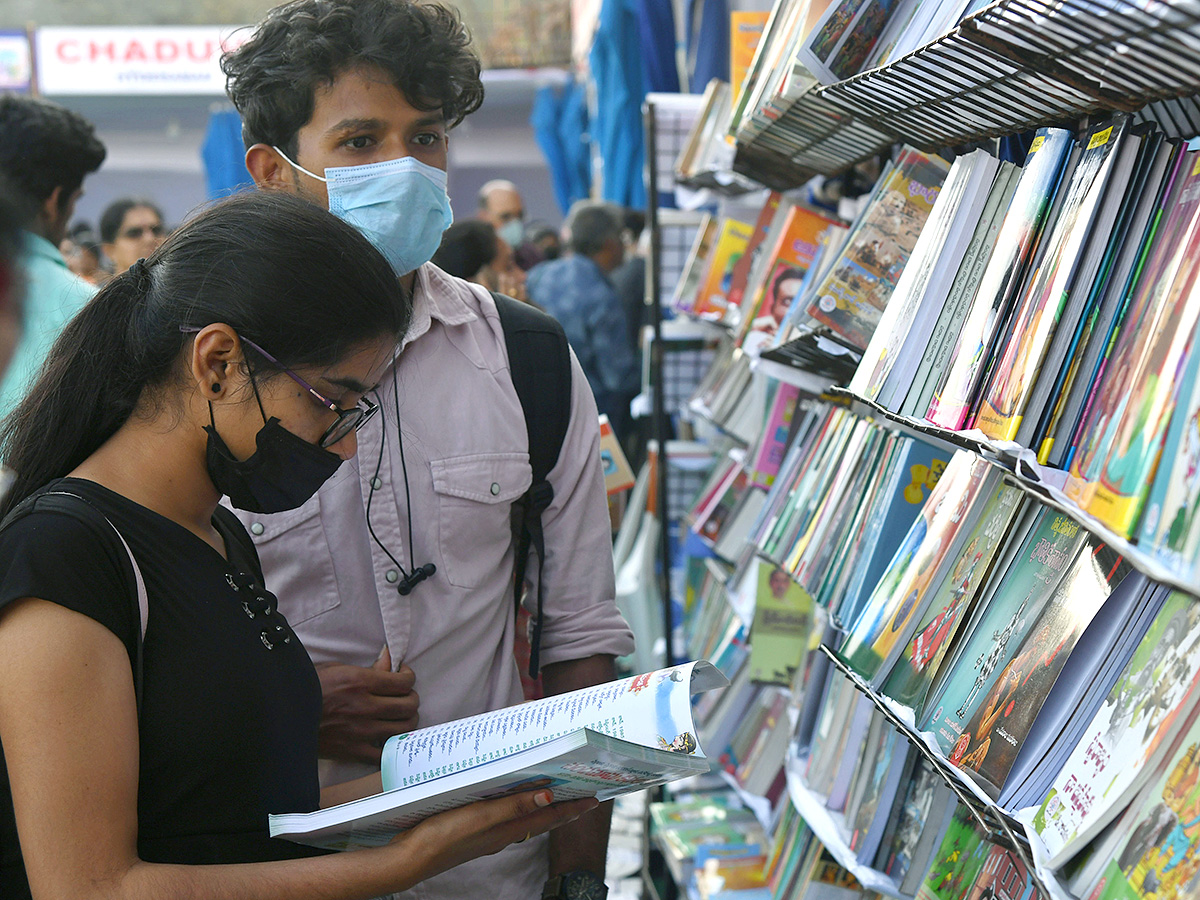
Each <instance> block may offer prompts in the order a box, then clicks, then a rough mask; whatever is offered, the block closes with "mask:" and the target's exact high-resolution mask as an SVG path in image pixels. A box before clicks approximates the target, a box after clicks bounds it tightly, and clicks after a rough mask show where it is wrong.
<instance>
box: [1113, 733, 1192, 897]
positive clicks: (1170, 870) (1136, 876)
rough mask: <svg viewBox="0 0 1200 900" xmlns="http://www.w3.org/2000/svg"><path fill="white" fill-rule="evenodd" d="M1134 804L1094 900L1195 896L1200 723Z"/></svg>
mask: <svg viewBox="0 0 1200 900" xmlns="http://www.w3.org/2000/svg"><path fill="white" fill-rule="evenodd" d="M1134 804H1137V805H1136V806H1133V807H1131V812H1134V816H1133V822H1134V825H1133V828H1132V831H1131V833H1130V834H1129V836H1128V837H1127V838H1126V839H1124V840H1123V841H1122V842H1121V843H1120V844H1119V845H1118V852H1117V853H1116V855H1115V856H1114V857H1113V858H1112V859H1110V860H1109V861H1108V864H1107V865H1106V866H1105V868H1104V875H1103V878H1102V879H1101V881H1100V883H1099V885H1098V886H1097V887H1096V889H1095V891H1094V892H1093V893H1092V897H1094V898H1096V900H1185V898H1191V897H1195V896H1196V893H1197V883H1198V882H1200V719H1197V720H1196V722H1195V723H1194V724H1193V725H1192V727H1191V728H1190V729H1188V731H1187V733H1186V734H1185V735H1184V736H1183V739H1182V740H1181V741H1180V742H1179V743H1178V744H1177V745H1176V747H1175V750H1174V752H1173V753H1172V754H1171V755H1170V756H1169V757H1168V759H1167V763H1166V765H1165V767H1164V768H1163V769H1162V770H1161V772H1160V773H1159V775H1158V778H1156V779H1155V780H1154V782H1152V785H1151V786H1150V788H1149V789H1148V790H1146V791H1144V792H1143V793H1142V794H1140V795H1139V796H1138V798H1137V799H1136V800H1134ZM1135 810H1136V812H1135Z"/></svg>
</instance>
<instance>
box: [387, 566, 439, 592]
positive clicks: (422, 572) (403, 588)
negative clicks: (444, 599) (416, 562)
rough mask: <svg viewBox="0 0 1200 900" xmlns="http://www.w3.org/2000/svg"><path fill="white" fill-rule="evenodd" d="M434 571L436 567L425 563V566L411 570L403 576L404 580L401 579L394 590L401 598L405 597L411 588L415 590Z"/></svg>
mask: <svg viewBox="0 0 1200 900" xmlns="http://www.w3.org/2000/svg"><path fill="white" fill-rule="evenodd" d="M436 571H437V566H435V565H434V564H433V563H425V565H423V566H421V567H420V568H418V569H413V570H412V571H411V572H409V573H408V574H407V575H405V576H404V578H402V579H401V581H400V583H399V584H398V585H396V590H398V591H399V592H400V596H401V597H407V596H408V595H409V594H411V593H412V589H413V588H415V587H416V586H417V585H418V584H420V583H421V582H422V581H424V580H425V579H426V578H428V577H429V576H431V575H432V574H433V573H434V572H436Z"/></svg>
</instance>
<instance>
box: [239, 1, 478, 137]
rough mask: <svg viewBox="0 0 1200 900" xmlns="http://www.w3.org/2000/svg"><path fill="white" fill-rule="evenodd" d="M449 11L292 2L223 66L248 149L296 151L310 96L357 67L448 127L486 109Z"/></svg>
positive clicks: (470, 55)
mask: <svg viewBox="0 0 1200 900" xmlns="http://www.w3.org/2000/svg"><path fill="white" fill-rule="evenodd" d="M470 43H471V37H470V35H469V34H468V33H467V29H466V27H465V26H464V25H463V23H462V20H461V19H460V18H459V16H458V13H457V12H456V11H454V10H453V9H449V8H447V7H444V6H439V5H437V4H435V3H415V2H412V0H293V2H291V3H285V4H283V5H282V6H277V7H275V8H274V9H272V10H271V11H270V12H268V13H267V15H266V18H265V19H263V21H262V22H261V23H260V24H259V26H258V28H257V29H256V30H255V33H254V36H253V37H252V38H251V39H250V40H249V41H247V42H246V43H244V44H242V46H241V47H239V48H238V49H236V50H234V51H232V52H230V53H228V54H226V55H225V56H224V58H222V60H221V68H222V69H223V70H224V72H225V76H226V85H225V90H226V92H227V93H228V94H229V99H230V100H232V101H233V105H234V106H235V107H237V110H238V112H239V113H241V116H242V140H243V141H244V142H245V144H246V146H247V147H251V146H253V145H254V144H258V143H262V144H269V145H271V146H275V147H278V148H279V149H281V150H283V151H284V152H285V153H287V154H288V155H289V156H293V157H294V154H295V153H296V149H297V148H296V143H297V134H298V132H299V131H300V129H301V128H303V127H304V126H305V125H306V124H308V122H309V121H310V120H311V119H312V115H313V103H314V94H315V91H316V89H317V88H318V87H321V86H324V85H330V84H332V83H333V81H334V79H335V78H337V76H338V75H340V74H341V73H343V72H345V71H346V70H348V69H352V68H354V67H355V66H360V65H369V66H377V67H378V68H380V69H382V70H383V71H385V72H387V73H388V74H389V75H390V76H391V78H392V82H393V83H394V84H395V85H396V87H397V88H398V89H399V90H400V91H401V92H402V93H403V94H404V96H405V98H406V99H407V100H408V102H409V103H410V104H412V105H413V106H414V107H415V108H417V109H422V110H441V111H442V113H443V114H444V115H445V117H446V123H447V125H449V126H451V127H453V126H454V125H457V124H458V123H459V122H461V121H462V120H463V119H464V118H465V117H466V116H468V115H470V114H471V113H473V112H474V111H475V110H477V109H478V108H479V106H480V104H482V103H483V82H482V81H481V80H480V78H479V72H480V63H479V57H478V56H476V55H475V53H474V51H472V50H471V46H470Z"/></svg>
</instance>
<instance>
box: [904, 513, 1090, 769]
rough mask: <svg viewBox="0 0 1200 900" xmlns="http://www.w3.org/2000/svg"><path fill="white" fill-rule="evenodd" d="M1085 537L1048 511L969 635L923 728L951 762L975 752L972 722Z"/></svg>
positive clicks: (1035, 526)
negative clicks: (967, 751)
mask: <svg viewBox="0 0 1200 900" xmlns="http://www.w3.org/2000/svg"><path fill="white" fill-rule="evenodd" d="M1085 536H1086V532H1084V531H1083V530H1082V529H1081V528H1080V527H1079V525H1078V524H1077V523H1076V522H1073V521H1072V520H1071V519H1069V518H1068V517H1067V516H1064V515H1060V514H1059V513H1056V512H1054V511H1053V510H1049V509H1046V510H1043V511H1042V512H1041V513H1040V515H1039V517H1038V520H1037V522H1036V523H1035V524H1034V527H1033V529H1032V531H1031V532H1030V533H1029V535H1028V536H1027V537H1026V538H1025V542H1024V544H1023V545H1022V547H1021V550H1020V552H1019V554H1018V556H1017V557H1016V559H1015V560H1014V561H1013V563H1012V565H1011V566H1010V567H1009V570H1008V571H1007V572H1006V573H1005V574H1004V578H1003V581H1002V582H1001V583H1000V585H999V587H998V588H997V590H996V593H995V594H994V595H993V596H992V598H991V601H990V602H989V603H988V605H987V608H986V609H984V610H982V613H981V615H980V617H979V620H978V622H977V623H975V625H974V628H973V629H972V631H971V633H970V634H967V635H965V638H966V640H965V643H964V644H963V646H962V649H961V650H960V651H959V652H958V654H957V657H956V659H955V661H954V663H953V664H952V666H951V668H950V670H949V672H948V675H947V678H946V681H945V683H944V684H943V687H942V695H941V697H940V698H939V699H937V700H936V701H931V705H933V706H935V708H934V710H933V712H932V714H930V715H929V716H928V717H927V718H926V720H925V722H924V723H923V724H922V726H921V728H922V730H923V731H930V732H932V733H933V735H934V737H935V738H936V739H937V742H938V745H939V746H940V747H941V748H942V752H943V753H945V754H946V756H948V757H950V756H954V757H955V758H957V759H960V760H961V759H962V757H963V756H964V755H965V751H964V747H965V746H967V745H972V746H973V741H972V738H973V735H972V734H970V733H968V732H967V724H968V722H970V720H971V718H972V717H973V716H974V714H975V711H976V709H978V707H979V705H980V704H981V703H982V702H983V701H984V698H987V697H989V696H990V695H991V693H992V689H993V687H994V686H995V684H996V681H997V679H998V677H999V675H1000V674H1001V672H1003V671H1005V670H1006V667H1007V666H1008V663H1009V661H1010V660H1011V659H1012V658H1013V657H1014V656H1015V655H1016V651H1017V648H1019V647H1020V646H1021V644H1023V643H1024V641H1025V639H1026V638H1027V637H1028V636H1029V632H1030V631H1031V630H1032V629H1033V626H1034V624H1035V623H1036V622H1037V621H1038V620H1039V619H1040V617H1041V613H1042V610H1044V609H1045V608H1046V606H1047V604H1049V603H1050V600H1051V598H1052V597H1053V596H1054V594H1055V592H1056V591H1057V589H1058V586H1059V583H1060V582H1061V581H1062V579H1063V577H1064V576H1065V575H1066V573H1067V572H1068V571H1070V570H1071V568H1072V566H1073V565H1074V562H1075V559H1076V558H1077V557H1078V555H1079V550H1080V548H1081V546H1082V545H1083V542H1084V538H1085Z"/></svg>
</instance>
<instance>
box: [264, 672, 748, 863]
mask: <svg viewBox="0 0 1200 900" xmlns="http://www.w3.org/2000/svg"><path fill="white" fill-rule="evenodd" d="M727 684H728V681H727V680H726V679H725V677H724V676H722V675H721V674H720V673H718V672H717V671H716V670H715V669H714V668H713V667H712V666H711V665H710V664H709V663H707V662H694V663H687V664H686V665H683V666H675V667H673V668H670V669H662V670H659V671H657V672H650V673H647V674H645V675H638V676H635V677H633V678H625V679H621V680H620V681H614V682H611V683H609V684H603V685H599V686H597V687H592V688H585V689H583V690H579V691H572V692H570V693H567V694H560V695H557V696H554V697H547V698H545V699H543V700H534V701H532V702H530V703H526V704H524V705H522V706H516V707H510V708H508V709H501V710H496V711H495V712H490V713H484V714H483V715H479V716H472V717H470V718H467V719H460V720H458V721H455V722H448V723H446V724H444V725H435V726H432V727H430V728H422V729H419V730H417V731H413V732H410V733H408V734H400V735H396V736H394V737H392V738H390V739H389V740H388V742H387V743H386V744H385V745H384V749H383V759H382V763H381V773H382V779H383V791H382V793H379V794H374V795H372V796H369V797H364V798H362V799H359V800H353V801H350V802H349V803H342V804H339V805H338V806H333V807H329V808H326V809H319V810H316V811H315V812H307V813H283V814H278V815H272V816H271V817H270V829H271V836H272V837H282V838H286V839H287V840H291V841H295V842H296V843H301V844H308V845H310V846H314V847H323V848H326V849H331V850H350V849H359V848H363V847H371V846H380V845H382V844H385V843H387V842H388V841H390V840H391V839H392V838H393V837H395V835H396V834H397V833H399V832H400V831H403V830H405V829H407V828H411V827H412V826H414V825H416V824H417V823H418V822H420V821H422V820H423V819H425V818H427V817H429V816H431V815H434V814H435V813H438V812H444V811H446V810H448V809H454V808H456V807H459V806H464V805H466V804H468V803H472V802H475V801H477V800H484V799H488V798H490V797H498V796H502V795H504V794H509V793H514V792H517V791H521V790H529V789H531V788H532V787H534V786H538V787H541V786H548V787H551V788H553V790H554V792H555V796H556V798H557V799H559V800H570V799H575V798H577V797H587V796H598V797H600V798H601V799H608V798H610V797H616V796H619V795H620V794H624V793H628V792H630V791H634V790H638V789H639V785H641V786H650V785H653V784H663V783H665V782H666V781H670V780H674V779H678V778H684V777H687V776H688V775H689V774H695V773H698V772H706V771H708V768H709V763H708V760H707V759H705V758H704V754H703V753H702V752H701V750H700V747H699V744H698V743H697V742H696V738H695V733H696V729H695V725H694V724H693V722H692V713H691V694H692V692H693V691H696V692H703V691H706V690H712V689H714V688H717V687H722V686H724V685H727Z"/></svg>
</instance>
